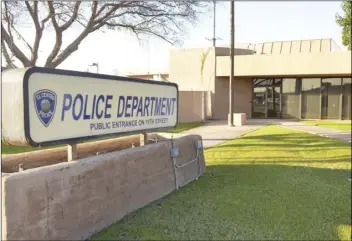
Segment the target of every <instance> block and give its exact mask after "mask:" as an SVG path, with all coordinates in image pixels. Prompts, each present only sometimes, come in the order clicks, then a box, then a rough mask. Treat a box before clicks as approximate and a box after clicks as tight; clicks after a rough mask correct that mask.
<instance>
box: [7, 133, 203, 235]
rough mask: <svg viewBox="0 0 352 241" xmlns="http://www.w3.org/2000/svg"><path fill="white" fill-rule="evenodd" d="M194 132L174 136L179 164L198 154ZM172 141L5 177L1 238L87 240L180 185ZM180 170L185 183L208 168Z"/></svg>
mask: <svg viewBox="0 0 352 241" xmlns="http://www.w3.org/2000/svg"><path fill="white" fill-rule="evenodd" d="M200 139H201V137H200V136H196V135H192V136H185V137H181V138H178V139H175V141H174V146H175V147H178V148H179V150H180V151H179V153H180V156H179V157H178V158H177V164H178V165H180V164H183V163H185V162H189V161H190V160H192V158H194V157H195V156H196V149H195V148H194V141H195V140H200ZM170 149H171V143H170V142H166V141H165V142H159V143H156V144H151V145H147V146H143V147H137V148H131V149H126V150H123V151H119V152H112V153H107V154H103V155H99V156H92V157H88V158H85V159H80V160H78V161H74V162H69V163H60V164H56V165H53V166H46V167H41V168H36V169H31V170H26V171H23V172H18V173H13V174H3V176H2V240H19V239H22V240H60V239H61V240H84V239H86V238H88V237H90V236H91V235H92V234H94V233H96V232H98V231H100V230H102V229H103V228H105V227H107V226H109V225H111V224H113V223H114V222H116V221H118V220H120V219H121V218H122V217H124V216H125V215H126V214H128V213H129V212H133V211H134V210H136V209H138V208H141V207H143V206H145V205H147V204H148V203H150V202H152V201H154V200H157V199H159V198H161V197H163V196H165V195H167V194H169V193H170V192H172V191H173V190H174V189H175V179H174V172H173V167H172V166H173V165H172V159H171V157H170ZM199 163H200V169H198V168H199V166H198V165H197V164H198V163H197V162H193V163H192V164H190V165H189V166H187V167H184V168H182V169H180V170H179V171H178V173H177V176H178V179H179V181H180V184H181V186H183V185H185V184H187V183H189V182H190V181H192V180H194V179H195V178H196V177H197V176H198V174H199V173H204V171H205V162H204V156H203V154H202V153H201V154H200V158H199Z"/></svg>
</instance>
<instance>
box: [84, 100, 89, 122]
mask: <svg viewBox="0 0 352 241" xmlns="http://www.w3.org/2000/svg"><path fill="white" fill-rule="evenodd" d="M87 104H88V95H86V100H85V103H84V113H83V119H84V120H89V119H90V115H87Z"/></svg>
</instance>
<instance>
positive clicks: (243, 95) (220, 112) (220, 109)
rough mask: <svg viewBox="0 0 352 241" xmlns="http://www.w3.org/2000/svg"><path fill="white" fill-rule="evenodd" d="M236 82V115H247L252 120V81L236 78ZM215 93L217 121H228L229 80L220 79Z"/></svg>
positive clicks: (225, 78)
mask: <svg viewBox="0 0 352 241" xmlns="http://www.w3.org/2000/svg"><path fill="white" fill-rule="evenodd" d="M234 81H235V82H234V111H235V113H246V116H247V118H251V113H252V104H251V100H252V79H251V78H235V80H234ZM215 92H216V96H215V106H214V114H215V119H220V120H221V119H227V116H228V113H229V78H227V77H218V78H217V80H216V84H215Z"/></svg>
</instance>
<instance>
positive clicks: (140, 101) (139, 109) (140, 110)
mask: <svg viewBox="0 0 352 241" xmlns="http://www.w3.org/2000/svg"><path fill="white" fill-rule="evenodd" d="M139 113H140V115H141V116H144V113H143V97H141V98H139V104H138V109H137V116H138V114H139Z"/></svg>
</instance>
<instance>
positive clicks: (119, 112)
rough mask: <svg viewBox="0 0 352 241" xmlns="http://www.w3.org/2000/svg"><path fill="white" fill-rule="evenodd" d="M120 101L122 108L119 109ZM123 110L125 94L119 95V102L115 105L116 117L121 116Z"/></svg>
mask: <svg viewBox="0 0 352 241" xmlns="http://www.w3.org/2000/svg"><path fill="white" fill-rule="evenodd" d="M121 102H122V110H121V111H120V104H121ZM124 110H125V96H120V97H119V104H118V106H117V117H121V116H123V112H124Z"/></svg>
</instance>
